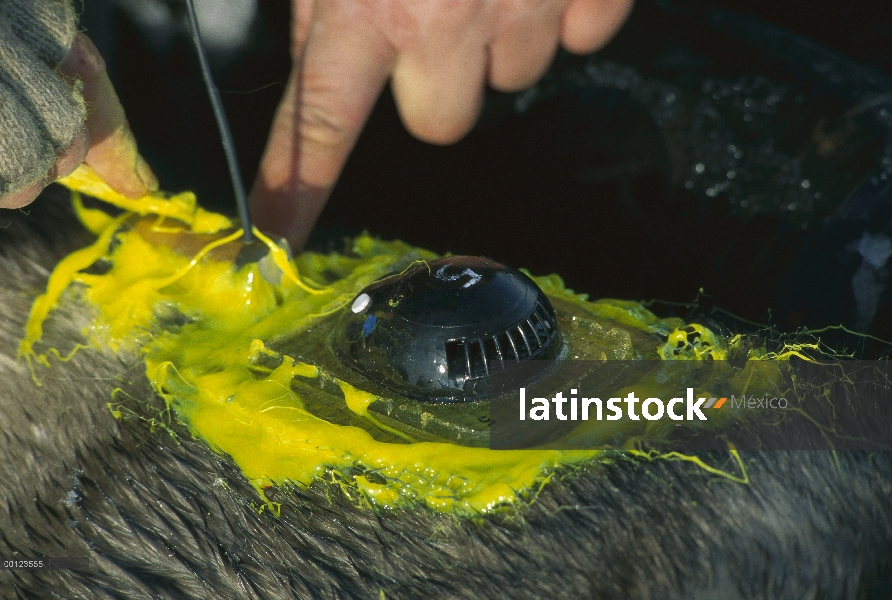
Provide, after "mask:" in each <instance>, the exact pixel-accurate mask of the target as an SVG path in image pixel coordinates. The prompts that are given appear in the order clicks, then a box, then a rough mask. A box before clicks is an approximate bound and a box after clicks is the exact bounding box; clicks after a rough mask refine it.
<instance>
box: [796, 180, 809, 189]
mask: <svg viewBox="0 0 892 600" xmlns="http://www.w3.org/2000/svg"><path fill="white" fill-rule="evenodd" d="M799 185H801V186H802V189H804V190H807V189H808V188H810V187H811V181H809V180H808V179H803V180H802V183H800V184H799Z"/></svg>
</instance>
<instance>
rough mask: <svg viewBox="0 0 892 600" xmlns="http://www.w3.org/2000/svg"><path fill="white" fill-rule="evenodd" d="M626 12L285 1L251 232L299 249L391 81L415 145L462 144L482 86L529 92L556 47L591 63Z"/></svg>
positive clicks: (495, 4)
mask: <svg viewBox="0 0 892 600" xmlns="http://www.w3.org/2000/svg"><path fill="white" fill-rule="evenodd" d="M632 4H633V0H318V1H316V0H292V19H293V23H292V40H291V54H292V60H293V67H292V72H291V75H290V77H289V80H288V84H287V86H286V89H285V95H284V97H283V99H282V102H281V103H280V104H279V108H278V110H277V112H276V116H275V119H274V121H273V126H272V131H271V133H270V139H269V141H268V142H267V147H266V151H265V153H264V156H263V160H262V162H261V165H260V172H259V173H258V177H257V181H256V183H255V184H254V189H253V190H252V192H251V198H250V199H251V208H252V214H253V217H254V219H255V222H256V224H257V225H258V226H260V227H262V228H265V229H268V230H270V231H272V232H274V233H277V234H279V235H283V236H285V237H286V238H288V240H289V241H290V242H291V244H292V246H294V247H295V248H300V247H302V246H303V245H304V243H305V242H306V239H307V237H308V235H309V233H310V229H311V228H312V226H313V224H314V223H315V221H316V218H317V217H318V216H319V213H320V212H321V211H322V207H323V206H324V205H325V202H326V200H327V199H328V195H329V193H330V192H331V189H332V187H334V184H335V182H336V180H337V177H338V175H339V174H340V172H341V169H342V167H343V166H344V163H345V162H346V160H347V156H348V155H349V153H350V150H351V149H352V148H353V145H354V143H355V142H356V139H357V138H358V137H359V133H360V130H361V129H362V127H363V125H364V124H365V121H366V119H367V117H368V115H369V113H370V112H371V110H372V108H373V106H374V104H375V101H376V100H377V98H378V95H379V94H380V92H381V90H382V88H383V87H384V84H385V83H386V82H387V80H388V78H390V79H391V81H392V87H393V92H394V96H395V97H396V101H397V106H398V108H399V112H400V116H401V117H402V120H403V123H404V124H405V125H406V127H407V129H408V130H409V131H410V132H411V133H412V134H414V135H415V136H416V137H418V138H420V139H422V140H425V141H428V142H432V143H437V144H448V143H452V142H455V141H457V140H459V139H460V138H461V137H462V136H464V135H465V134H466V133H467V132H468V130H470V129H471V127H472V126H473V125H474V123H475V122H476V120H477V117H478V115H479V113H480V110H481V106H482V103H483V92H484V86H485V84H487V83H488V84H489V85H491V86H492V87H493V88H495V89H497V90H501V91H516V90H520V89H523V88H525V87H527V86H529V85H531V84H533V83H534V82H535V81H536V80H537V79H539V77H541V76H542V74H543V73H544V72H545V70H546V69H547V68H548V65H549V64H550V63H551V60H552V58H553V57H554V54H555V52H556V51H557V48H558V45H562V46H563V47H564V48H566V49H567V50H569V51H570V52H576V53H587V52H593V51H595V50H597V49H598V48H600V47H602V46H603V45H604V44H606V43H607V42H608V41H609V40H610V38H611V37H612V36H613V35H614V33H616V31H617V30H618V29H619V27H620V26H621V25H622V23H623V22H624V21H625V19H626V17H627V16H628V14H629V12H630V10H631V8H632Z"/></svg>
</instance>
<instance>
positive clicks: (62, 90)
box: [0, 0, 86, 195]
mask: <svg viewBox="0 0 892 600" xmlns="http://www.w3.org/2000/svg"><path fill="white" fill-rule="evenodd" d="M76 33H77V18H76V15H75V13H74V8H73V7H72V4H71V0H0V195H4V194H8V193H10V192H14V191H16V190H19V189H21V188H23V187H25V186H26V185H28V184H31V183H33V182H35V181H38V180H40V179H42V178H44V177H46V175H47V172H48V171H49V170H50V167H52V165H53V163H54V162H55V160H56V154H57V153H58V152H60V151H62V150H64V149H65V148H67V147H68V146H69V144H71V140H72V139H73V138H74V136H75V135H76V134H77V132H78V131H79V130H80V128H81V126H82V125H83V122H84V118H85V116H86V109H85V106H84V100H83V98H82V96H81V94H80V89H79V86H77V85H75V86H72V85H70V84H69V83H67V82H66V81H65V80H63V79H62V78H61V77H60V76H59V75H57V74H56V73H55V71H54V69H55V67H56V66H57V65H58V64H59V63H60V62H61V61H62V60H63V59H64V58H65V56H66V55H67V54H68V50H69V48H70V47H71V43H72V41H73V40H74V36H75V34H76Z"/></svg>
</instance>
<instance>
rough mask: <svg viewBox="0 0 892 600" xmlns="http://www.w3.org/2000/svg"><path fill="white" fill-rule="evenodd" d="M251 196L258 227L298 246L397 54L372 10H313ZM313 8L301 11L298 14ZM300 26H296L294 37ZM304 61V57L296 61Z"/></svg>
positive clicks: (340, 2)
mask: <svg viewBox="0 0 892 600" xmlns="http://www.w3.org/2000/svg"><path fill="white" fill-rule="evenodd" d="M312 9H313V10H312V23H311V25H310V28H309V31H308V32H307V33H306V34H305V35H306V38H307V42H306V46H305V47H304V48H303V49H302V51H301V49H300V48H295V51H294V52H293V54H294V55H295V57H296V60H295V64H294V67H293V69H292V72H291V76H290V78H289V80H288V85H287V87H286V90H285V95H284V97H283V99H282V101H281V103H280V104H279V108H278V110H277V111H276V115H275V118H274V119H273V125H272V131H271V134H270V139H269V141H268V143H267V147H266V150H265V152H264V156H263V159H262V161H261V165H260V171H259V173H258V177H257V181H256V182H255V184H254V189H253V190H252V192H251V198H250V199H251V209H252V215H253V216H254V219H255V221H256V222H257V225H258V226H259V227H261V228H265V229H268V230H270V231H273V232H275V233H277V234H279V235H284V236H285V237H286V238H288V240H289V242H291V244H292V245H293V246H294V247H296V248H299V247H301V246H303V244H304V243H305V242H306V239H307V236H308V235H309V232H310V229H311V228H312V226H313V223H314V222H315V220H316V217H317V216H318V215H319V213H320V212H321V211H322V207H323V206H324V204H325V201H326V200H327V199H328V195H329V193H330V192H331V188H332V187H334V184H335V182H336V180H337V177H338V175H339V174H340V172H341V169H342V168H343V166H344V163H345V162H346V160H347V156H348V155H349V153H350V150H351V149H352V148H353V145H354V144H355V143H356V139H357V137H358V136H359V132H360V130H361V129H362V126H363V125H364V123H365V121H366V119H367V117H368V115H369V113H370V112H371V110H372V107H373V106H374V104H375V101H376V100H377V98H378V96H379V94H380V93H381V89H382V88H383V87H384V84H385V82H386V81H387V78H388V76H389V74H390V70H391V68H392V65H393V61H394V56H395V52H394V49H393V47H392V46H391V45H390V44H389V43H388V41H387V40H386V38H385V37H384V36H383V34H382V33H381V32H380V30H379V29H378V28H377V27H376V25H375V21H374V15H373V14H371V13H372V11H373V10H374V7H373V6H372V7H370V6H368V5H366V4H364V3H357V2H351V1H344V0H324V1H322V2H316V3H315V5H313V7H312ZM308 12H309V11H308V10H306V9H305V8H304V9H302V10H297V7H296V10H295V11H294V13H293V14H295V15H296V18H297V17H300V16H305V17H306V16H308ZM300 27H301V24H300V23H295V25H294V26H293V28H292V29H293V30H294V32H295V36H296V37H301V33H302V32H301V31H300ZM297 58H302V60H297Z"/></svg>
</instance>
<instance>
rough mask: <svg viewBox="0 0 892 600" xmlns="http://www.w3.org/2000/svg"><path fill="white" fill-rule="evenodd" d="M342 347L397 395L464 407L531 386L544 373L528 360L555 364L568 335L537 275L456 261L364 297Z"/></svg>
mask: <svg viewBox="0 0 892 600" xmlns="http://www.w3.org/2000/svg"><path fill="white" fill-rule="evenodd" d="M334 344H335V348H334V349H335V351H336V353H337V354H338V356H339V357H340V359H341V360H342V361H343V362H344V363H346V364H347V365H348V366H350V367H351V368H353V369H355V370H356V371H358V372H359V373H361V374H362V375H364V376H365V377H367V378H368V379H370V380H372V381H375V382H377V383H379V384H381V385H384V386H385V387H387V388H389V389H391V390H393V391H395V392H397V393H399V394H402V395H406V396H410V397H413V398H417V399H421V400H428V401H434V402H456V401H464V400H476V399H482V398H486V397H489V396H491V395H494V394H495V393H497V391H498V390H500V389H502V388H504V387H505V385H506V383H507V384H508V385H523V384H524V383H525V382H526V381H528V380H529V379H531V378H533V377H534V376H535V375H537V374H538V373H539V372H540V371H541V370H542V369H541V368H539V369H536V368H530V367H535V365H533V364H530V363H529V362H528V361H530V359H553V358H555V357H556V356H557V354H558V353H559V351H560V348H561V338H560V332H559V331H558V328H557V323H556V321H555V317H554V309H553V308H552V307H551V304H550V303H549V302H548V299H547V298H546V297H545V295H544V294H543V293H542V291H541V290H540V289H539V287H538V286H537V285H536V284H535V283H534V282H533V281H532V280H531V279H530V278H529V277H527V276H526V275H524V274H523V273H521V272H519V271H517V270H515V269H512V268H510V267H506V266H505V265H502V264H499V263H497V262H495V261H493V260H491V259H488V258H483V257H474V256H452V257H447V258H441V259H439V260H435V261H432V262H429V263H422V262H420V263H417V264H415V265H413V266H411V267H410V268H409V269H407V270H405V271H404V272H402V273H394V274H391V275H388V276H387V277H385V278H384V279H382V280H380V281H378V282H376V283H373V284H372V285H370V286H368V287H367V288H365V289H364V290H362V292H360V293H359V294H358V295H357V297H356V298H355V299H354V300H353V302H352V304H351V310H349V311H345V313H344V315H343V316H342V317H341V320H340V322H339V323H338V327H337V330H336V333H335V338H334ZM539 364H540V365H542V364H543V363H539Z"/></svg>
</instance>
